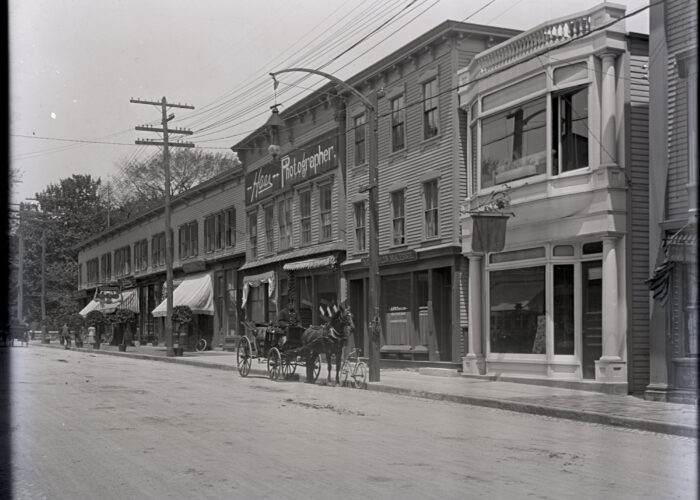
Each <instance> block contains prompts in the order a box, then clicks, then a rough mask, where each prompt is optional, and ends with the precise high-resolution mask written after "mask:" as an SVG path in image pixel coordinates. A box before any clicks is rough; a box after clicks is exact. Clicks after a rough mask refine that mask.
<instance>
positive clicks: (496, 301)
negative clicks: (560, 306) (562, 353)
mask: <svg viewBox="0 0 700 500" xmlns="http://www.w3.org/2000/svg"><path fill="white" fill-rule="evenodd" d="M489 279H490V300H491V302H490V309H491V310H490V312H491V315H490V318H491V330H490V339H491V352H498V353H521V354H533V353H534V354H543V353H544V352H545V268H544V266H538V267H530V268H525V269H508V270H504V271H491V272H490V273H489Z"/></svg>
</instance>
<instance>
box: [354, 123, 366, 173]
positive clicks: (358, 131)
mask: <svg viewBox="0 0 700 500" xmlns="http://www.w3.org/2000/svg"><path fill="white" fill-rule="evenodd" d="M366 120H367V118H366V117H365V115H364V114H362V115H360V116H356V117H355V165H362V164H363V163H364V162H365V161H366V159H367V158H366V148H365V128H366V127H365V122H366Z"/></svg>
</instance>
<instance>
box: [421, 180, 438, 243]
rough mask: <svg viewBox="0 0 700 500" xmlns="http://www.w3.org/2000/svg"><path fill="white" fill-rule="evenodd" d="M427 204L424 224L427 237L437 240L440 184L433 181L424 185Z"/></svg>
mask: <svg viewBox="0 0 700 500" xmlns="http://www.w3.org/2000/svg"><path fill="white" fill-rule="evenodd" d="M423 195H424V202H425V212H424V223H425V237H426V238H435V237H436V236H437V235H438V182H437V180H432V181H430V182H426V183H425V184H423Z"/></svg>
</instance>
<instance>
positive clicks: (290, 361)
mask: <svg viewBox="0 0 700 500" xmlns="http://www.w3.org/2000/svg"><path fill="white" fill-rule="evenodd" d="M296 371H297V358H296V356H285V357H284V358H283V359H282V375H284V378H290V377H291V376H292V375H294V372H296Z"/></svg>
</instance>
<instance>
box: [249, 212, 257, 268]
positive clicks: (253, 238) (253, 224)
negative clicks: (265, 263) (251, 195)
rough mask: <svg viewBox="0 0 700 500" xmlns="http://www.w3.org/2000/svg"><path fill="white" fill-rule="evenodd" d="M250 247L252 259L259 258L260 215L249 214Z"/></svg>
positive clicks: (255, 213)
mask: <svg viewBox="0 0 700 500" xmlns="http://www.w3.org/2000/svg"><path fill="white" fill-rule="evenodd" d="M248 245H249V248H250V258H251V259H256V258H257V257H258V213H257V212H250V213H249V214H248Z"/></svg>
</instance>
